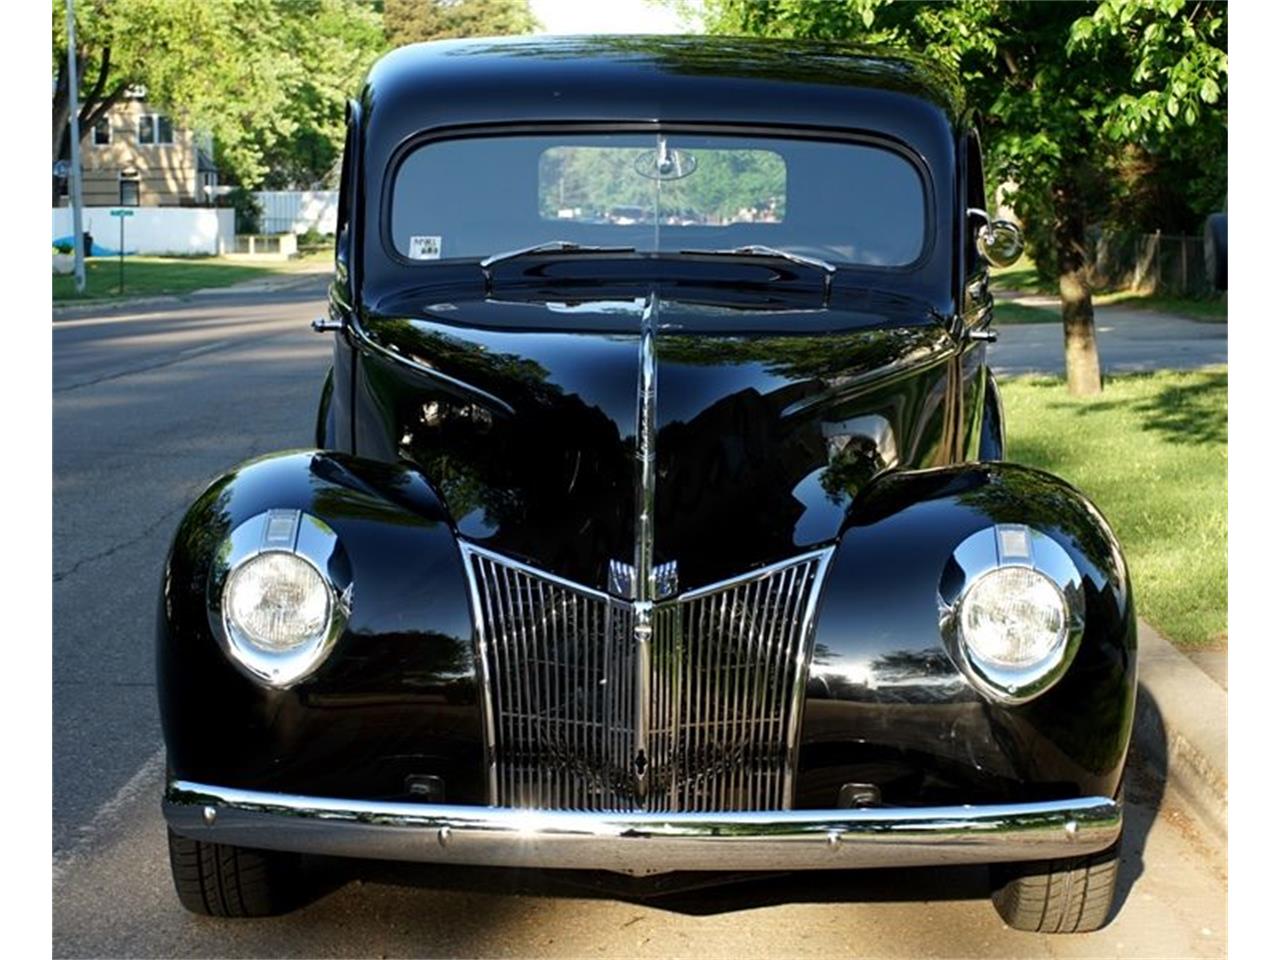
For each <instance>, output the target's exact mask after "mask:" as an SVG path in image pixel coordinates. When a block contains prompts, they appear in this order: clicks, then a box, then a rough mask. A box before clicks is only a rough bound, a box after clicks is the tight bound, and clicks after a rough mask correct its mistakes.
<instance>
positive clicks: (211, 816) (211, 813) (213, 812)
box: [204, 807, 218, 827]
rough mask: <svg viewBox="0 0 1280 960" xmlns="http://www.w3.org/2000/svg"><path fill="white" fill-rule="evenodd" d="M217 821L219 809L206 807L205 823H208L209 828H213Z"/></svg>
mask: <svg viewBox="0 0 1280 960" xmlns="http://www.w3.org/2000/svg"><path fill="white" fill-rule="evenodd" d="M217 819H218V811H217V809H216V808H214V807H205V808H204V822H205V823H207V824H208V825H209V826H211V827H212V826H213V821H215V820H217Z"/></svg>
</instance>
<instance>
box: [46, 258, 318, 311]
mask: <svg viewBox="0 0 1280 960" xmlns="http://www.w3.org/2000/svg"><path fill="white" fill-rule="evenodd" d="M332 256H333V253H332V251H329V252H327V253H326V252H322V253H321V254H319V255H318V257H319V259H325V260H327V259H332ZM317 262H318V259H317V256H316V255H307V256H305V257H300V258H298V259H296V260H289V261H285V262H282V263H244V262H242V261H235V260H225V259H222V258H220V257H125V258H124V296H125V297H154V296H160V295H166V294H181V293H190V292H191V291H192V290H201V289H204V288H206V287H225V286H227V285H229V284H232V283H240V282H242V281H244V280H255V279H258V278H260V277H267V276H272V275H275V274H280V273H292V272H296V271H298V270H300V269H306V268H308V267H309V266H311V265H314V264H315V263H317ZM119 296H120V261H119V260H117V259H115V258H106V257H92V258H90V259H89V260H87V261H86V262H85V291H84V293H83V294H78V293H76V284H75V278H74V277H72V276H71V275H70V274H66V275H57V274H55V275H54V277H53V302H54V303H55V304H57V303H75V302H82V301H89V300H110V299H116V298H118V297H119Z"/></svg>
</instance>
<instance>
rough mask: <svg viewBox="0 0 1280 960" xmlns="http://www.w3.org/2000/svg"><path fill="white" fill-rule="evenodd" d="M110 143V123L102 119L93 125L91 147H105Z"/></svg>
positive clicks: (104, 118)
mask: <svg viewBox="0 0 1280 960" xmlns="http://www.w3.org/2000/svg"><path fill="white" fill-rule="evenodd" d="M110 143H111V121H110V120H109V119H107V118H106V117H103V118H102V119H101V120H99V121H98V122H97V123H95V124H94V125H93V145H94V146H95V147H105V146H107V145H108V144H110Z"/></svg>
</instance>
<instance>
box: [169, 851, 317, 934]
mask: <svg viewBox="0 0 1280 960" xmlns="http://www.w3.org/2000/svg"><path fill="white" fill-rule="evenodd" d="M169 867H170V869H171V870H172V872H173V886H174V889H175V890H177V892H178V900H179V901H181V903H182V905H183V906H184V907H186V908H187V909H188V910H190V911H191V912H192V913H198V914H201V915H203V916H207V917H270V916H275V915H276V914H280V913H287V912H288V911H290V910H292V909H293V908H294V907H295V906H297V905H298V904H299V903H300V902H301V895H300V894H301V879H302V871H301V858H300V857H298V856H297V855H296V854H291V853H276V852H274V851H270V850H250V849H248V848H246V847H232V846H228V845H227V844H225V843H204V842H202V841H200V840H191V839H188V838H187V837H180V836H178V835H177V834H176V833H174V832H173V831H172V830H170V831H169Z"/></svg>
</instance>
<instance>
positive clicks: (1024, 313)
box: [991, 254, 1227, 324]
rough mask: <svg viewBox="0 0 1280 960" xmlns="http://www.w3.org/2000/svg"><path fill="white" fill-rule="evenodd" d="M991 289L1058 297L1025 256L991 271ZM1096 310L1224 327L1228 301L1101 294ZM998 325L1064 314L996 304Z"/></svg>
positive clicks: (1054, 309) (1118, 292) (1221, 298)
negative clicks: (1153, 314) (1128, 310)
mask: <svg viewBox="0 0 1280 960" xmlns="http://www.w3.org/2000/svg"><path fill="white" fill-rule="evenodd" d="M991 289H992V290H993V291H997V292H1001V291H1003V292H1007V293H1023V294H1044V295H1047V296H1052V297H1056V296H1057V294H1058V288H1057V285H1056V284H1053V283H1045V282H1044V281H1042V280H1041V279H1040V278H1039V277H1038V276H1036V266H1035V264H1034V263H1033V262H1032V261H1031V260H1029V259H1028V258H1027V257H1026V255H1025V254H1024V255H1023V256H1022V257H1021V258H1019V260H1018V262H1017V263H1015V264H1014V265H1013V266H1011V267H996V268H993V269H992V271H991ZM1093 305H1094V306H1095V307H1105V306H1123V307H1131V308H1133V309H1136V310H1156V311H1159V312H1161V313H1170V314H1173V315H1174V316H1178V317H1187V318H1188V319H1191V320H1202V321H1208V322H1211V323H1225V322H1226V320H1227V298H1226V297H1225V296H1210V297H1164V296H1159V295H1157V294H1150V293H1136V292H1134V291H1132V290H1098V291H1095V292H1094V295H1093ZM996 322H997V323H1006V324H1008V323H1061V322H1062V314H1061V312H1060V311H1059V310H1058V308H1057V307H1030V306H1024V305H1023V304H1020V303H1009V302H1008V301H997V303H996Z"/></svg>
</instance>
